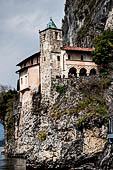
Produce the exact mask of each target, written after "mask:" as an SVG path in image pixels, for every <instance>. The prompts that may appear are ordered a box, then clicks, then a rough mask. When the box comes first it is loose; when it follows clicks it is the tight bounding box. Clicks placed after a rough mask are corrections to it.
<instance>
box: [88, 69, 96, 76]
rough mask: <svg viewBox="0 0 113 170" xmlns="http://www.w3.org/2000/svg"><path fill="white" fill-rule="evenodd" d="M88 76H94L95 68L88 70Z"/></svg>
mask: <svg viewBox="0 0 113 170" xmlns="http://www.w3.org/2000/svg"><path fill="white" fill-rule="evenodd" d="M89 75H90V76H91V75H96V69H95V68H92V69H91V70H90V73H89Z"/></svg>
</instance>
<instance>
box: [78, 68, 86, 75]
mask: <svg viewBox="0 0 113 170" xmlns="http://www.w3.org/2000/svg"><path fill="white" fill-rule="evenodd" d="M79 76H87V71H86V69H85V68H81V70H80V73H79Z"/></svg>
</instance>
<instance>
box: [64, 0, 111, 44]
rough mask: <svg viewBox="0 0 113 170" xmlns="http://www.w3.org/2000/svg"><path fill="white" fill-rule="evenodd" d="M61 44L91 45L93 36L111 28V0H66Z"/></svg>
mask: <svg viewBox="0 0 113 170" xmlns="http://www.w3.org/2000/svg"><path fill="white" fill-rule="evenodd" d="M62 28H63V45H65V46H68V45H69V46H80V47H91V46H92V40H93V39H94V37H95V36H96V35H98V34H100V33H102V32H103V31H104V30H106V29H113V1H112V0H79V1H78V0H66V4H65V16H64V20H63V26H62Z"/></svg>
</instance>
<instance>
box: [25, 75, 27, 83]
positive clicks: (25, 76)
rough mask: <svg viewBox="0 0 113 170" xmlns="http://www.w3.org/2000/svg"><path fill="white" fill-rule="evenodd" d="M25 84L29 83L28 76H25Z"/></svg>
mask: <svg viewBox="0 0 113 170" xmlns="http://www.w3.org/2000/svg"><path fill="white" fill-rule="evenodd" d="M25 84H27V76H25Z"/></svg>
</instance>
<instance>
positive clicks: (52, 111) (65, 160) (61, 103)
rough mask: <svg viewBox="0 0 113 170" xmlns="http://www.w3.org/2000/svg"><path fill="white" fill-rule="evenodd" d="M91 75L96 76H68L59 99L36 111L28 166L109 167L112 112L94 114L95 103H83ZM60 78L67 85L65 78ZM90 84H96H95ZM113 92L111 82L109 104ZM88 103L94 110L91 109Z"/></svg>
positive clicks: (38, 167) (66, 167) (107, 100)
mask: <svg viewBox="0 0 113 170" xmlns="http://www.w3.org/2000/svg"><path fill="white" fill-rule="evenodd" d="M88 79H89V80H90V81H91V79H93V78H92V77H91V78H86V79H84V80H75V79H74V80H73V79H71V80H64V85H65V87H66V86H67V84H68V87H67V88H66V89H65V90H64V91H63V93H62V92H61V94H60V96H58V98H57V100H56V103H55V104H54V105H53V106H52V107H51V108H49V109H47V110H45V111H44V110H43V109H42V110H40V111H37V112H35V114H36V115H37V124H36V126H35V131H36V135H35V136H34V140H33V147H32V150H30V151H29V153H28V154H27V169H75V170H83V169H90V170H104V169H105V170H107V167H111V166H112V165H111V164H110V160H112V154H111V153H112V147H111V145H109V144H108V143H107V132H108V116H107V115H101V114H93V112H94V110H93V106H92V107H90V106H91V105H89V106H87V107H85V106H84V105H83V103H81V102H82V101H83V92H81V91H80V90H81V87H82V86H83V87H84V86H85V88H86V84H87V85H88V84H89V80H88ZM95 80H96V79H95V78H94V81H93V83H94V82H95ZM97 80H98V78H97ZM59 81H61V84H62V87H63V80H59ZM99 81H100V80H99ZM85 82H87V83H85ZM81 83H82V86H81ZM98 83H99V82H98V81H97V84H98ZM55 84H56V88H57V87H58V85H60V82H58V80H57V82H56V83H55V82H54V85H55ZM83 84H84V85H83ZM90 85H91V87H92V85H93V84H90ZM90 85H89V86H90ZM94 86H96V84H95V83H94ZM54 90H55V87H54ZM95 90H96V89H95V88H94V89H93V91H94V93H95V92H96V91H95ZM108 91H109V92H108ZM64 92H65V93H64ZM112 93H113V87H112V85H111V86H109V88H107V91H106V92H105V93H104V96H105V97H106V105H110V104H112V101H113V98H112V97H111V96H112ZM97 96H98V95H97ZM97 100H98V99H97ZM80 101H81V102H80ZM79 102H80V105H79ZM84 104H85V103H84ZM78 105H79V107H77V106H78ZM94 105H95V104H94ZM80 107H81V109H80ZM88 107H89V109H90V110H87V108H88ZM95 108H96V109H97V108H98V105H97V106H95ZM97 110H98V109H97ZM109 111H110V110H109V108H108V112H109ZM109 158H110V159H109ZM106 160H109V161H106Z"/></svg>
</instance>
